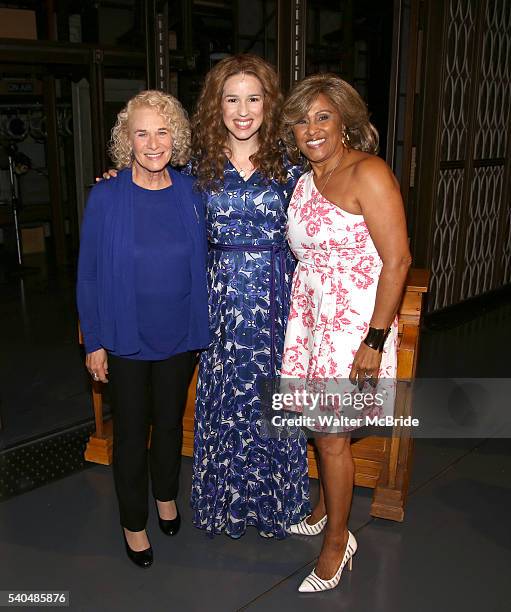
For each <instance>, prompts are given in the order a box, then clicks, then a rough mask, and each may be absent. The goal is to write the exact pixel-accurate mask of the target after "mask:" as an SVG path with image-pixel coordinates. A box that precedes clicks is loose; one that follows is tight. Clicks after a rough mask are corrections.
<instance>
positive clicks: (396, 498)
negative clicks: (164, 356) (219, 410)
mask: <svg viewBox="0 0 511 612" xmlns="http://www.w3.org/2000/svg"><path fill="white" fill-rule="evenodd" d="M428 282H429V271H428V270H421V269H412V270H410V273H409V274H408V278H407V283H406V289H405V292H404V295H403V300H402V303H401V306H400V308H399V313H398V318H399V348H398V380H399V381H400V382H398V389H397V397H396V407H395V411H394V415H395V416H396V417H397V416H403V417H406V416H408V415H409V414H411V409H412V397H411V392H410V387H409V384H408V383H407V382H406V381H410V380H412V379H413V378H414V376H415V368H416V363H417V354H418V346H419V325H420V318H421V312H422V304H423V296H424V294H425V293H426V292H427V288H428ZM196 383H197V370H196V371H195V373H194V375H193V378H192V381H191V383H190V387H189V389H188V398H187V402H186V409H185V413H184V419H183V450H182V452H183V455H185V456H187V457H191V456H192V455H193V429H194V405H195V387H196ZM101 389H102V384H101V383H99V382H92V404H93V408H94V419H95V423H96V431H95V432H94V434H92V435H91V437H90V438H89V442H88V443H87V447H86V449H85V459H86V460H87V461H92V462H94V463H101V464H103V465H110V464H111V463H112V439H113V435H112V421H111V420H107V421H104V419H103V409H102V395H101ZM412 449H413V440H412V439H411V437H410V435H409V432H406V431H405V432H404V433H403V432H401V431H400V430H399V429H398V428H395V430H394V432H393V435H392V437H388V438H386V437H377V436H369V437H366V438H362V439H359V440H354V441H353V443H352V452H353V458H354V461H355V484H356V485H359V486H362V487H371V488H373V489H374V495H373V502H372V505H371V515H372V516H377V517H381V518H386V519H391V520H394V521H402V520H403V518H404V507H405V502H406V495H407V491H408V481H409V475H410V468H411V461H412ZM308 459H309V474H310V476H311V477H312V478H317V476H318V470H317V464H316V457H315V454H314V449H313V447H312V446H311V445H309V449H308Z"/></svg>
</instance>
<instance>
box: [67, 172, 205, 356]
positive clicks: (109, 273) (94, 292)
mask: <svg viewBox="0 0 511 612" xmlns="http://www.w3.org/2000/svg"><path fill="white" fill-rule="evenodd" d="M168 170H169V174H170V177H171V179H172V184H173V186H174V188H175V196H176V200H177V202H178V205H179V208H178V209H179V212H180V214H181V219H182V221H183V225H184V226H185V228H186V229H187V231H188V234H189V238H190V239H191V243H192V245H193V249H194V257H193V259H192V261H191V262H190V270H191V295H190V298H191V299H190V320H189V327H188V342H187V349H186V350H195V349H200V348H204V347H206V346H208V344H209V324H208V289H207V277H206V262H207V239H206V228H205V218H204V201H203V198H202V196H201V195H200V194H199V193H198V192H196V191H195V190H194V188H193V186H194V179H193V178H192V177H190V176H186V175H184V174H181V173H180V172H178V171H176V170H174V169H173V168H168ZM131 181H132V178H131V168H126V169H124V170H121V171H120V172H119V174H118V176H117V178H116V179H111V180H109V181H101V182H100V183H98V184H97V185H95V186H94V187H93V189H92V191H91V193H90V196H89V199H88V202H87V208H86V211H85V215H84V219H83V224H82V230H81V241H80V256H79V259H78V282H77V290H76V293H77V302H78V312H79V315H80V325H81V329H82V333H83V338H84V344H85V350H86V352H87V353H90V352H92V351H95V350H97V349H99V348H105V349H107V350H110V351H113V352H115V353H116V354H117V355H132V354H134V353H137V352H138V351H139V350H140V341H139V337H138V329H137V327H138V326H137V312H136V299H135V261H134V224H133V189H132V185H131ZM169 282H172V279H169ZM175 324H176V325H178V326H179V325H180V322H179V321H176V322H175ZM154 348H155V350H157V351H161V352H165V349H166V347H165V346H160V347H158V346H155V347H154Z"/></svg>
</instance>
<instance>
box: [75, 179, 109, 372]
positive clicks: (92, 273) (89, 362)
mask: <svg viewBox="0 0 511 612" xmlns="http://www.w3.org/2000/svg"><path fill="white" fill-rule="evenodd" d="M102 207H103V203H102V202H101V201H100V198H99V197H98V194H97V189H96V188H94V189H93V190H92V191H91V194H90V196H89V199H88V201H87V207H86V209H85V214H84V217H83V222H82V229H81V236H80V254H79V257H78V275H77V276H78V278H77V284H76V300H77V304H78V313H79V316H80V327H81V330H82V334H83V340H84V345H85V352H86V353H87V358H86V366H87V369H88V370H89V372H91V374H92V373H93V372H96V374H97V379H98V380H101V381H102V382H107V380H106V374H107V373H108V366H107V360H106V352H105V351H104V349H103V348H102V346H101V343H100V341H99V312H98V288H97V240H98V233H99V232H100V229H101V220H102V217H103V214H102V213H103V211H102Z"/></svg>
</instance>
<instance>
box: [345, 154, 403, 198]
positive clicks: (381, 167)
mask: <svg viewBox="0 0 511 612" xmlns="http://www.w3.org/2000/svg"><path fill="white" fill-rule="evenodd" d="M353 178H354V179H355V180H356V181H357V182H360V183H361V184H363V185H367V186H368V187H377V186H379V188H380V189H381V188H396V187H397V188H399V184H398V182H397V179H396V177H395V176H394V173H393V172H392V170H391V168H390V166H389V165H388V164H387V163H386V162H384V161H383V159H381V157H378V156H377V155H371V154H369V153H365V154H363V156H360V158H359V159H358V160H357V161H356V163H355V164H354V168H353Z"/></svg>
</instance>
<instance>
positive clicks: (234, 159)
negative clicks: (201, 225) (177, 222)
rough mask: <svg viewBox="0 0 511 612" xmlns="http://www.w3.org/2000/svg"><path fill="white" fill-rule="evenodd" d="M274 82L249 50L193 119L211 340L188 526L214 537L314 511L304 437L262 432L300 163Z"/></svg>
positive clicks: (284, 524)
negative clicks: (263, 387)
mask: <svg viewBox="0 0 511 612" xmlns="http://www.w3.org/2000/svg"><path fill="white" fill-rule="evenodd" d="M281 103H282V95H281V93H280V90H279V88H278V79H277V75H276V73H275V71H274V69H273V68H272V66H270V65H269V64H268V63H267V62H265V61H264V60H263V59H261V58H259V57H256V56H254V55H237V56H234V57H229V58H226V59H224V60H222V61H221V62H219V63H218V64H217V65H216V66H214V67H213V68H212V70H211V71H210V72H209V73H208V75H207V76H206V80H205V83H204V87H203V89H202V92H201V94H200V97H199V101H198V105H197V110H196V113H195V115H194V117H193V119H192V133H193V138H192V168H193V170H194V173H195V174H196V176H197V181H198V185H199V187H200V188H201V189H202V191H203V194H204V198H205V201H206V224H207V234H208V240H209V257H208V271H209V288H210V294H209V311H210V329H211V333H212V342H211V344H210V346H209V348H208V349H207V350H206V351H204V352H203V353H202V355H201V360H200V367H199V380H198V386H197V400H196V409H195V446H194V462H193V481H192V498H191V502H192V507H193V511H194V515H193V522H194V524H195V525H196V526H197V527H199V528H200V529H204V530H205V531H206V532H207V533H208V534H210V535H213V534H218V533H222V532H223V533H226V534H227V535H230V536H231V537H234V538H237V537H240V536H242V535H243V534H244V533H245V531H246V528H247V526H250V525H251V526H255V527H256V529H257V530H258V531H259V533H260V534H261V535H262V536H265V537H276V538H284V537H285V536H286V533H287V530H288V529H289V527H290V525H292V524H296V523H298V522H299V521H301V520H302V519H303V518H304V517H305V516H307V514H308V512H309V499H308V475H307V456H306V440H305V437H304V436H303V434H302V432H301V431H296V432H294V434H292V435H289V436H287V437H281V439H278V438H276V437H272V436H271V435H268V434H267V433H265V431H264V429H265V418H264V411H263V407H262V405H261V404H262V402H261V398H260V396H259V393H258V381H260V380H261V379H265V378H266V379H271V378H273V377H275V376H276V375H277V374H278V372H279V369H280V364H281V359H282V346H283V342H284V330H285V327H286V322H287V315H288V304H289V299H290V285H291V277H292V273H293V270H294V259H293V257H292V255H291V253H290V251H289V248H288V246H287V242H286V237H285V226H286V221H287V205H288V201H289V197H290V195H291V192H292V191H293V188H294V186H295V184H296V181H297V179H298V177H299V175H300V174H301V168H300V167H299V166H291V165H290V164H289V162H288V161H287V159H286V158H285V157H284V155H283V148H282V147H281V144H280V142H279V140H278V135H277V133H278V120H279V114H280V109H281Z"/></svg>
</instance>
